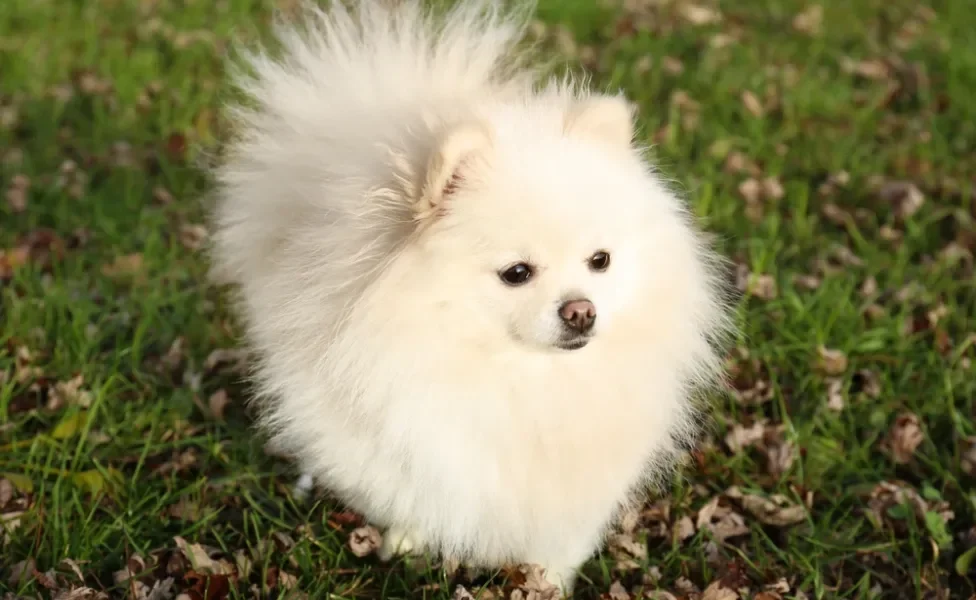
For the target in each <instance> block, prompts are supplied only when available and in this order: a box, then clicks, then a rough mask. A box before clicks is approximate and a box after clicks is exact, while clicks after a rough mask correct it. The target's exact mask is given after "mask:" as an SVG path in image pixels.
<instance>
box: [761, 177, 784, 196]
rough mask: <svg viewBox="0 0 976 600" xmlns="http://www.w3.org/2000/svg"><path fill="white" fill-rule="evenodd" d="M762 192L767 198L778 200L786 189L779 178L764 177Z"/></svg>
mask: <svg viewBox="0 0 976 600" xmlns="http://www.w3.org/2000/svg"><path fill="white" fill-rule="evenodd" d="M762 194H763V197H764V198H765V199H767V200H779V199H781V198H782V197H783V196H785V195H786V191H785V190H784V189H783V184H782V183H780V180H779V178H777V177H766V178H764V179H763V180H762Z"/></svg>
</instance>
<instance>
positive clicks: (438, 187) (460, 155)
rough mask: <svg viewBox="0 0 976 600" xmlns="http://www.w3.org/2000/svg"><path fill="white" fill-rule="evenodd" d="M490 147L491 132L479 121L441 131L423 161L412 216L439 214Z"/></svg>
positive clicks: (425, 216)
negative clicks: (418, 196)
mask: <svg viewBox="0 0 976 600" xmlns="http://www.w3.org/2000/svg"><path fill="white" fill-rule="evenodd" d="M490 149H491V134H490V133H489V131H488V129H487V127H485V126H484V125H483V124H480V123H468V124H463V125H458V126H456V127H453V128H451V129H449V130H448V131H447V132H445V134H444V135H443V136H441V138H440V139H439V140H438V141H437V144H436V146H435V147H434V152H433V153H432V154H431V157H430V160H429V161H428V163H427V172H426V174H425V176H424V183H423V186H422V188H421V193H420V198H418V201H417V203H416V206H415V208H416V211H415V218H416V219H417V220H421V219H425V218H427V217H429V216H431V215H437V214H443V213H444V212H445V211H446V210H447V205H446V203H447V201H449V200H450V197H451V196H452V195H453V194H454V193H455V192H456V191H457V190H458V189H459V188H461V187H462V186H463V185H464V184H465V179H466V177H467V176H468V175H469V174H470V173H471V170H472V168H473V167H474V166H475V163H476V162H479V161H483V160H484V159H485V155H486V154H487V152H488V151H489V150H490Z"/></svg>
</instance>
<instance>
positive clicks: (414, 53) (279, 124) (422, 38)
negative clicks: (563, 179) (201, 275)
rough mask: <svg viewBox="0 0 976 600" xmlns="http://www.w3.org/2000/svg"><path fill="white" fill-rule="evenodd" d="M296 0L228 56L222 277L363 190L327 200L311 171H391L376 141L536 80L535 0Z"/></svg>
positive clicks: (395, 140)
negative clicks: (257, 41) (249, 44)
mask: <svg viewBox="0 0 976 600" xmlns="http://www.w3.org/2000/svg"><path fill="white" fill-rule="evenodd" d="M305 1H306V2H307V3H306V4H305V5H304V6H302V8H301V10H300V11H299V13H300V14H299V17H300V18H298V19H288V18H281V17H279V18H277V19H276V22H275V27H274V34H275V35H274V43H273V44H272V45H271V46H270V47H266V48H262V49H259V50H257V51H246V50H245V51H242V53H241V54H242V56H241V58H242V59H243V60H240V61H235V63H234V66H233V67H232V71H231V75H232V81H233V84H234V87H235V88H236V91H237V92H239V100H237V101H235V102H234V103H233V104H232V105H231V106H229V107H227V108H228V110H227V116H228V117H229V125H230V129H231V131H230V133H231V135H232V138H231V140H230V143H229V144H228V145H227V146H226V147H225V156H224V160H222V161H221V162H222V163H223V164H222V165H221V166H220V167H219V168H218V169H217V172H216V176H217V179H218V188H219V189H218V192H217V198H216V199H217V202H218V206H217V207H216V209H217V211H216V214H215V218H216V224H217V232H216V236H215V238H216V239H215V240H214V241H215V243H216V246H217V247H216V250H217V255H216V258H217V259H218V260H217V261H216V263H217V264H216V266H215V267H216V268H215V271H214V273H213V274H214V276H215V277H217V278H218V279H220V280H225V281H226V280H234V279H235V273H234V272H235V271H236V272H237V273H238V274H239V273H240V272H241V271H242V270H243V266H242V265H240V264H234V263H239V262H240V261H243V260H246V257H248V256H252V257H253V258H254V259H255V260H256V259H257V258H258V255H260V254H264V255H265V256H268V255H269V254H271V253H272V252H273V250H274V247H275V245H276V243H277V241H276V239H275V235H283V233H282V232H284V231H286V230H288V229H289V227H294V226H295V224H296V222H301V218H302V217H301V215H302V213H303V212H309V213H317V214H321V213H322V212H323V209H324V210H325V212H329V213H332V214H335V215H338V216H340V217H341V215H343V214H348V213H349V212H350V211H353V210H360V211H361V210H362V207H361V206H360V207H350V206H342V205H341V204H338V205H337V204H335V203H341V202H343V201H344V199H345V198H356V197H362V195H361V194H357V193H356V191H355V190H352V189H350V190H349V192H350V193H348V194H333V195H332V196H333V198H331V199H330V198H322V197H321V196H322V194H315V193H314V190H315V189H322V188H321V186H318V187H316V185H317V183H318V182H321V181H323V180H324V179H327V180H328V181H330V182H332V185H333V188H332V189H335V187H334V186H335V185H336V182H348V183H349V185H355V182H365V181H366V180H368V179H370V178H371V177H374V178H375V176H376V173H378V172H383V171H384V170H386V171H388V169H384V166H383V165H382V164H380V161H383V160H388V153H387V154H384V153H383V152H381V150H380V148H382V147H396V146H400V147H402V145H403V144H404V143H405V142H404V140H405V139H407V138H410V137H411V135H412V133H415V132H417V130H422V129H424V127H425V123H426V122H429V121H431V120H435V121H436V120H441V119H443V118H444V117H445V116H446V115H449V114H450V113H452V112H455V111H458V110H464V108H466V107H470V106H471V105H473V104H476V103H477V102H479V101H481V100H483V99H484V98H485V97H498V96H499V94H502V93H505V90H509V89H511V90H513V91H514V90H519V89H521V90H524V89H525V85H526V84H529V80H531V79H534V78H535V75H534V74H533V73H532V71H531V70H530V69H528V68H527V66H526V65H525V64H524V61H523V60H522V57H524V56H526V54H525V52H522V51H521V49H519V51H516V46H518V44H519V43H520V41H521V40H522V39H523V34H524V31H525V28H526V25H527V24H528V21H529V17H530V16H531V14H532V9H533V8H534V1H533V0H516V6H514V7H513V6H511V0H508V2H506V3H507V4H509V6H508V7H505V6H503V5H502V4H501V2H502V1H503V0H459V1H457V2H453V3H452V4H453V6H451V7H450V8H448V9H446V10H436V9H433V8H431V7H430V6H429V5H428V2H427V1H426V0H355V2H353V3H352V4H353V5H352V6H351V7H350V6H348V4H349V2H348V1H346V2H343V0H331V2H330V3H329V5H328V6H327V7H321V6H317V5H314V4H312V3H311V1H310V0H305ZM316 195H317V196H318V198H316ZM310 202H317V203H319V204H318V206H314V207H313V206H309V203H310ZM323 202H324V203H326V204H325V205H322V203H323ZM329 202H333V204H328V203H329ZM252 263H253V261H252Z"/></svg>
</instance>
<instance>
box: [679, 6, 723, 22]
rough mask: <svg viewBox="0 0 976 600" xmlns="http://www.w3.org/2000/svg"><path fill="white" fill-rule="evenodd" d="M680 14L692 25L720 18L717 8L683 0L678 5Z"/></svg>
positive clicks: (716, 20) (717, 20)
mask: <svg viewBox="0 0 976 600" xmlns="http://www.w3.org/2000/svg"><path fill="white" fill-rule="evenodd" d="M680 11H681V16H682V17H684V18H685V20H686V21H688V22H689V23H691V24H692V25H710V24H712V23H718V22H719V21H721V20H722V15H721V13H719V12H718V11H717V10H715V9H713V8H709V7H706V6H701V5H698V4H691V3H688V2H683V3H681V5H680Z"/></svg>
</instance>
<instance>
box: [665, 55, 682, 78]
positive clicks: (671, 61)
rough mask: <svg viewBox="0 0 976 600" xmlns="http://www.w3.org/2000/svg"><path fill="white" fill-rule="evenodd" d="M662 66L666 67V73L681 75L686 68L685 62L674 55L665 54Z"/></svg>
mask: <svg viewBox="0 0 976 600" xmlns="http://www.w3.org/2000/svg"><path fill="white" fill-rule="evenodd" d="M661 67H662V68H663V69H664V72H665V73H669V74H671V75H681V74H682V73H684V70H685V65H684V63H682V62H681V61H680V60H678V59H677V58H675V57H673V56H665V57H664V58H662V59H661Z"/></svg>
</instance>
